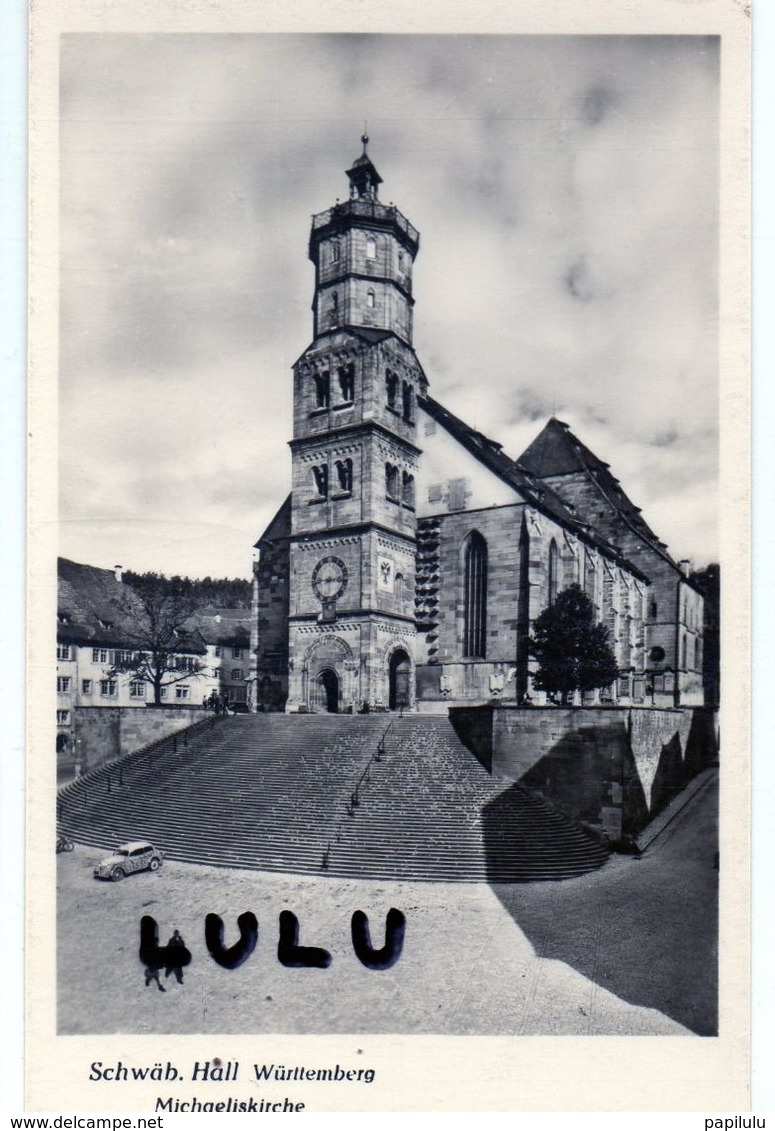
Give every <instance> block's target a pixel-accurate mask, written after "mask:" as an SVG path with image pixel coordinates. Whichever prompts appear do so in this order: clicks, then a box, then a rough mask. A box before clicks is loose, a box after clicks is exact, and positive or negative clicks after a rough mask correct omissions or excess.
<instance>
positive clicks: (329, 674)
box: [312, 668, 339, 715]
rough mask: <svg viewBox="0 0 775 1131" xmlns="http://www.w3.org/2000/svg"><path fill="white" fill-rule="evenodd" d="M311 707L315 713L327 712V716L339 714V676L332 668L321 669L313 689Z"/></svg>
mask: <svg viewBox="0 0 775 1131" xmlns="http://www.w3.org/2000/svg"><path fill="white" fill-rule="evenodd" d="M313 697H314V698H313V703H312V706H313V707H314V708H315V710H316V711H327V712H328V713H329V715H336V714H338V712H339V676H338V675H337V674H336V672H335V671H334V669H333V668H323V670H322V671H320V672H318V677H317V679H316V681H315V686H314V688H313Z"/></svg>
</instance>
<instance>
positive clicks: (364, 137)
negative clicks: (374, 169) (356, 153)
mask: <svg viewBox="0 0 775 1131" xmlns="http://www.w3.org/2000/svg"><path fill="white" fill-rule="evenodd" d="M361 141H362V143H363V156H364V157H365V156H366V146H367V145H368V144H369V127H368V123H367V122H364V123H363V133H362V134H361Z"/></svg>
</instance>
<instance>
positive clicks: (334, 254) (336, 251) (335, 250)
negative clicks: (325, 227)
mask: <svg viewBox="0 0 775 1131" xmlns="http://www.w3.org/2000/svg"><path fill="white" fill-rule="evenodd" d="M341 254H342V249H341V247H340V244H339V240H334V242H333V243H332V244H331V262H332V263H338V262H339V257H340V256H341Z"/></svg>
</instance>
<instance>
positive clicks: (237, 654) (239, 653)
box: [231, 648, 245, 660]
mask: <svg viewBox="0 0 775 1131" xmlns="http://www.w3.org/2000/svg"><path fill="white" fill-rule="evenodd" d="M231 654H232V656H233V657H234V659H235V660H241V659H242V657H243V656H244V654H245V649H244V648H232V650H231Z"/></svg>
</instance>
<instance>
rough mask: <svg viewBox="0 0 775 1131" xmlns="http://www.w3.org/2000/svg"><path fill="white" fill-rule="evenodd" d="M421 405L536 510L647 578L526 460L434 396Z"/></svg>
mask: <svg viewBox="0 0 775 1131" xmlns="http://www.w3.org/2000/svg"><path fill="white" fill-rule="evenodd" d="M419 404H420V406H421V407H422V408H423V409H424V410H425V411H426V412H427V413H428V415H429V416H431V417H432V418H433V419H434V420H435V421H437V423H439V424H441V425H442V427H444V428H445V429H446V431H447V432H449V433H450V435H452V436H454V438H455V439H456V440H457V441H458V442H459V443H460V444H462V446H463V447H464V448H466V450H467V451H469V452H470V453H471V454H472V455H474V456H475V457H476V458H477V459H478V460H479V461H480V462H481V463H483V464H484V465H485V466H486V467H487V468H489V470H490V471H492V472H493V473H494V474H495V475H497V476H498V477H499V478H500V479H502V480H503V481H504V482H505V483H508V484H509V486H511V487H513V488H514V489H515V491H517V492H518V494H520V495H521V496H522V498H524V500H525V501H526V502H527V503H529V504H530V505H531V506H532V507H535V509H536V510H537V511H540V512H541V513H542V514H545V515H547V516H548V517H549V518H552V519H554V520H555V521H557V522H559V523H560V524H561V525H562V526H565V527H566V528H567V529H568V530H569V531H570V532H572V533H573V534H575V535H577V536H578V537H579V538H581V540H582V541H586V542H588V543H590V544H592V545H594V546H596V547H597V548H598V549H599V550H601V551H602V553H604V554H605V555H606V556H607V557H609V558H615V559H616V560H617V561H619V562H620V563H621V564H623V565H625V566H626V567H627V568H628V569H629V570H630V571H631V572H632V573H634V574H635V575H636V576H637V577H640V578H642V579H643V580H646V581H647V580H648V578H647V577H646V575H645V574H644V573H643V572H642V571H641V570H640V569H638V567H637V566H635V565H634V564H633V563H632V562H630V561H628V560H627V559H626V558H624V557H623V556H622V553H621V551H620V550H619V548H618V547H617V546H615V545H613V544H612V543H611V542H609V541H608V540H607V539H606V538H604V537H603V536H602V534H600V532H599V531H598V530H596V529H595V527H593V526H591V525H590V524H589V523H586V522H584V521H583V520H581V519H579V518H578V517H577V516H576V515H575V514H574V512H573V508H572V507H571V506H570V505H569V504H567V503H566V502H564V500H563V499H562V498H561V497H560V495H558V494H557V492H556V491H554V490H552V488H551V487H549V486H548V484H546V483H544V482H543V481H542V479H541V477H540V476H538V475H536V474H535V473H534V472H533V471H532V470H531V469H530V468H529V467H528V466H526V465H525V464H523V461H522V460H521V459H520V460H513V459H511V458H510V457H509V456H507V455H506V454H505V453H504V451H503V446H502V445H501V444H499V443H498V442H497V441H495V440H491V439H490V438H489V437H488V436H485V435H484V434H483V433H482V432H478V431H477V430H476V429H475V428H471V427H470V426H469V425H468V424H466V423H465V422H464V421H462V420H461V419H460V418H459V417H457V416H455V415H454V413H451V412H450V411H449V409H446V408H444V406H443V405H441V404H439V402H438V401H436V400H434V399H433V398H432V397H425V398H423V399H422V400H420V402H419Z"/></svg>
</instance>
